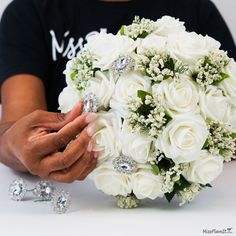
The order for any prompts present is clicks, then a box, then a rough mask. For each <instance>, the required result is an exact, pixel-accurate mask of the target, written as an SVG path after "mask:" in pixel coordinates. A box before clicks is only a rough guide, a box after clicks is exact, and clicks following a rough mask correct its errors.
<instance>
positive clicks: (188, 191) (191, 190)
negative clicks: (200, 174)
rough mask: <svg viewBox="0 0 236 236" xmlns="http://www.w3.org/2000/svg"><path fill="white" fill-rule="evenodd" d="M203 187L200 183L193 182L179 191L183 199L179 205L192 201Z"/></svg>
mask: <svg viewBox="0 0 236 236" xmlns="http://www.w3.org/2000/svg"><path fill="white" fill-rule="evenodd" d="M202 189H203V187H202V186H201V185H200V184H197V183H192V184H191V185H190V186H189V187H186V188H184V189H183V190H181V191H179V192H178V193H177V195H178V198H179V199H180V201H181V202H180V203H179V205H180V206H182V205H184V204H185V203H190V202H192V201H193V200H194V198H195V197H196V196H197V195H198V194H199V193H200V191H201V190H202Z"/></svg>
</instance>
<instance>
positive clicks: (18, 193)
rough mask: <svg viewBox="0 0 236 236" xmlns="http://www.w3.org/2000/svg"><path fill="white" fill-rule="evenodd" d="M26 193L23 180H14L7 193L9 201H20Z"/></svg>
mask: <svg viewBox="0 0 236 236" xmlns="http://www.w3.org/2000/svg"><path fill="white" fill-rule="evenodd" d="M26 192H27V185H26V183H25V181H24V180H23V179H15V180H13V181H12V183H11V184H10V186H9V190H8V193H9V195H10V198H11V200H13V201H21V200H22V199H23V198H24V197H25V195H26Z"/></svg>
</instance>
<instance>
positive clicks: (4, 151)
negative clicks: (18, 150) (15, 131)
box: [0, 122, 27, 172]
mask: <svg viewBox="0 0 236 236" xmlns="http://www.w3.org/2000/svg"><path fill="white" fill-rule="evenodd" d="M13 124H14V122H6V123H0V162H1V163H2V164H4V165H6V166H8V167H10V168H12V169H14V170H17V171H23V172H26V171H27V170H26V168H25V167H24V166H23V165H22V164H21V163H20V162H19V160H18V159H17V158H16V156H14V154H13V153H12V152H11V150H10V148H9V146H8V144H7V140H6V135H5V134H6V132H7V130H8V129H9V128H10V127H11V126H12V125H13Z"/></svg>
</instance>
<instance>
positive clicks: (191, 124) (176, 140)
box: [156, 114, 208, 164]
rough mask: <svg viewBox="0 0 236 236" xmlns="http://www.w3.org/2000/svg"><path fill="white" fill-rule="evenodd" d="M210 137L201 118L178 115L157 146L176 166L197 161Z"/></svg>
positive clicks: (165, 130) (158, 140) (159, 139)
mask: <svg viewBox="0 0 236 236" xmlns="http://www.w3.org/2000/svg"><path fill="white" fill-rule="evenodd" d="M207 137H208V129H207V126H206V124H205V121H204V120H203V119H202V117H201V116H190V115H189V114H188V115H178V116H176V117H175V118H174V119H173V120H172V121H171V122H170V123H169V124H168V125H167V127H166V128H165V129H164V131H163V133H162V135H161V137H160V138H158V139H157V142H156V146H157V148H159V149H160V150H161V151H163V152H164V154H165V155H166V157H168V158H171V159H172V160H173V161H174V162H175V163H176V164H179V163H185V162H191V161H193V160H197V159H198V158H199V155H200V151H201V149H202V147H203V145H204V143H205V141H206V139H207Z"/></svg>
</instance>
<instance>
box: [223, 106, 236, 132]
mask: <svg viewBox="0 0 236 236" xmlns="http://www.w3.org/2000/svg"><path fill="white" fill-rule="evenodd" d="M225 123H227V124H228V125H230V126H231V129H232V132H233V133H236V107H234V106H230V108H229V110H228V113H227V115H226V118H225Z"/></svg>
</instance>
